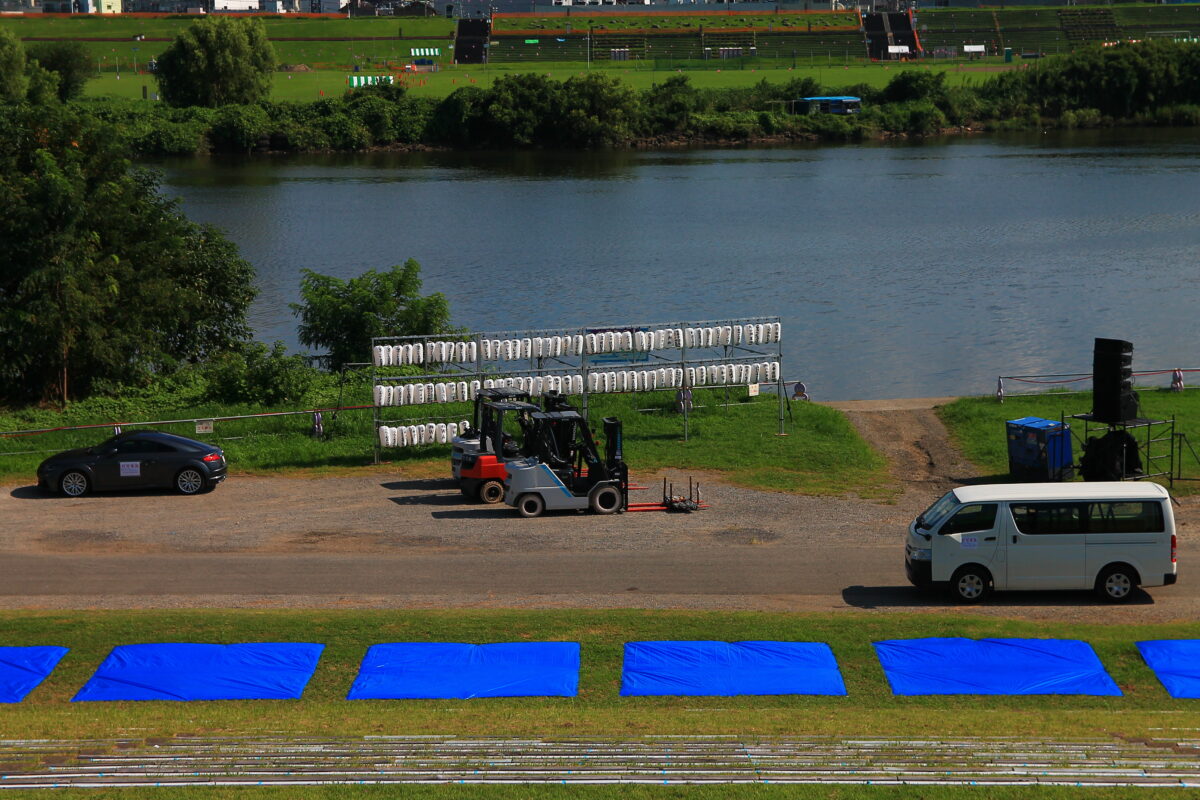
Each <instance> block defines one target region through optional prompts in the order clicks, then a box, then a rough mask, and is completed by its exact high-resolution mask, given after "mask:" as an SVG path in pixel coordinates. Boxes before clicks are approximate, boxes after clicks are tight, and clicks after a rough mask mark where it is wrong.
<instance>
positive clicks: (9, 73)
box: [0, 18, 1200, 155]
mask: <svg viewBox="0 0 1200 800" xmlns="http://www.w3.org/2000/svg"><path fill="white" fill-rule="evenodd" d="M76 44H77V46H78V47H82V45H81V44H78V43H76ZM21 49H22V46H21V43H20V42H19V41H18V40H17V39H16V38H15V36H13V35H11V34H10V33H8V32H7V31H6V30H4V29H0V97H7V98H8V99H9V100H12V101H19V100H22V99H24V100H26V101H27V102H31V103H46V102H56V101H57V100H58V99H59V94H60V92H58V91H56V88H57V87H61V86H64V85H67V84H68V83H70V85H72V86H74V85H76V83H77V82H78V76H76V75H75V72H76V71H75V70H71V71H70V72H69V73H68V72H67V71H63V72H61V77H60V78H59V79H58V81H57V84H56V83H55V79H56V77H58V76H60V73H59V72H55V71H53V70H54V68H55V67H56V65H58V66H57V68H58V69H60V70H65V68H64V67H62V66H61V65H63V64H65V63H67V61H66V60H65V59H63V58H62V57H59V58H58V59H57V61H51V59H50V57H49V54H45V53H38V52H36V51H35V53H34V55H35V56H38V57H40V58H41V59H42V61H44V62H45V63H42V61H39V60H38V57H33V58H26V57H25V55H24V54H23V53H21V52H20V51H21ZM215 63H220V64H222V65H223V67H222V71H219V72H214V71H213V70H212V68H211V65H213V64H215ZM275 65H276V57H275V53H274V50H273V45H272V43H271V42H270V41H269V40H268V39H267V38H266V35H265V33H264V29H263V23H262V22H260V21H250V20H233V19H227V18H213V19H206V20H203V21H201V22H197V23H194V24H193V25H191V26H190V27H189V28H187V29H185V31H184V32H183V33H181V34H180V35H179V37H178V38H177V39H176V40H175V41H174V42H173V43H172V44H171V45H170V46H169V47H167V49H166V50H165V51H164V52H163V53H162V55H161V57H160V61H159V73H158V75H157V76H156V80H157V82H158V83H159V88H160V89H161V90H162V92H163V97H164V98H165V99H166V100H167V101H169V102H165V103H153V102H142V101H135V100H121V99H114V98H89V99H87V100H74V101H73V108H74V109H75V110H76V112H77V113H80V114H84V115H87V116H91V117H95V118H96V119H98V120H101V121H103V122H106V123H109V124H111V125H112V126H113V129H114V131H115V132H116V133H118V134H119V135H121V136H122V137H123V138H124V139H125V140H126V141H127V142H128V143H129V146H130V147H131V148H132V151H133V152H134V153H137V154H145V155H192V154H196V153H203V152H252V151H265V150H270V151H285V152H287V151H290V152H312V151H330V150H334V151H354V150H364V149H368V148H380V147H384V148H387V147H391V148H412V147H448V148H575V149H580V148H614V147H630V146H647V145H651V146H652V145H663V144H670V143H687V142H726V141H755V140H758V141H762V140H772V139H773V140H806V139H811V140H827V141H857V140H863V139H868V138H876V137H886V136H895V135H908V136H912V135H915V136H923V135H929V134H934V133H938V132H943V131H947V130H952V129H960V130H961V129H971V130H977V129H980V130H1001V129H1026V128H1028V129H1032V128H1044V127H1064V128H1075V127H1098V126H1107V125H1118V124H1136V125H1188V126H1190V125H1196V124H1200V48H1197V47H1196V46H1195V45H1193V44H1188V43H1176V42H1171V41H1166V40H1160V39H1155V40H1148V41H1144V42H1136V43H1128V44H1121V45H1118V46H1115V47H1100V46H1098V45H1097V46H1090V47H1084V48H1081V49H1079V50H1077V51H1075V52H1073V53H1071V54H1069V55H1064V56H1056V57H1051V58H1047V59H1042V60H1039V61H1038V62H1035V64H1034V65H1033V66H1032V67H1029V68H1024V69H1020V70H1013V71H1009V72H1003V73H999V74H997V75H995V76H994V77H992V78H989V79H987V80H984V81H982V82H981V83H979V84H977V85H961V86H952V85H948V83H947V80H946V74H945V73H944V72H939V71H935V70H922V69H908V70H902V71H900V72H898V73H897V74H896V76H895V77H894V78H893V79H892V80H891V81H890V82H889V83H887V84H886V85H885V86H883V87H882V88H875V87H873V86H870V85H866V84H858V85H853V86H823V85H820V84H819V82H818V81H817V80H815V79H813V78H812V77H805V78H793V79H791V80H789V81H786V82H776V83H772V82H768V81H766V80H765V79H764V80H763V81H761V82H759V83H757V84H755V85H752V86H748V87H742V88H698V87H696V86H693V85H692V83H691V81H690V80H689V78H688V76H686V75H684V74H676V75H672V76H670V77H668V78H666V79H665V80H663V81H662V82H660V83H656V84H653V85H652V86H651V87H650V88H649V89H646V90H642V91H638V90H635V89H632V88H630V87H629V86H628V85H626V84H625V83H624V82H622V81H621V80H620V79H618V78H615V77H612V76H610V75H606V74H603V73H598V72H597V73H588V74H581V75H577V76H571V77H569V78H566V79H565V80H555V79H553V78H550V77H547V76H546V75H542V74H539V73H534V72H528V73H517V74H509V75H505V76H503V77H500V78H498V79H496V80H495V81H494V82H493V83H492V84H491V85H490V86H488V87H486V88H483V87H479V86H470V85H468V86H463V87H461V88H458V89H456V90H455V91H453V92H452V93H450V94H449V95H448V96H446V97H443V98H433V97H415V96H413V95H412V94H410V93H409V92H407V91H406V90H405V89H404V88H403V87H401V86H377V87H364V88H360V89H357V90H354V91H350V92H346V93H345V94H343V95H342V96H340V97H328V98H323V99H319V100H317V101H315V102H292V101H274V100H271V99H269V98H268V94H269V87H270V74H271V71H272V70H273V69H274V67H275ZM822 94H852V95H857V96H859V97H861V98H862V99H863V105H864V108H863V112H862V113H861V114H858V115H853V116H839V115H831V114H814V115H804V114H793V113H789V104H790V103H791V101H794V100H796V99H797V98H800V97H805V96H814V95H822Z"/></svg>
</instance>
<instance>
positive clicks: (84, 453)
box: [42, 447, 92, 466]
mask: <svg viewBox="0 0 1200 800" xmlns="http://www.w3.org/2000/svg"><path fill="white" fill-rule="evenodd" d="M91 454H92V452H91V448H90V447H77V448H75V449H74V450H67V451H64V452H62V453H57V454H55V455H52V456H50V457H49V458H47V459H46V460H45V461H43V462H42V464H43V466H44V465H46V464H57V463H59V462H62V461H76V460H78V459H80V458H87V457H88V456H90V455H91Z"/></svg>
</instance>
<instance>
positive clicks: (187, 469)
mask: <svg viewBox="0 0 1200 800" xmlns="http://www.w3.org/2000/svg"><path fill="white" fill-rule="evenodd" d="M37 476H38V486H40V487H41V488H42V489H45V490H47V491H51V492H53V491H58V492H62V493H63V494H65V495H67V496H68V497H80V496H82V495H85V494H87V493H88V492H89V491H93V490H94V491H106V490H111V489H117V490H119V489H147V488H157V487H167V488H170V487H174V488H175V489H176V490H178V491H179V492H180V493H182V494H197V493H199V492H206V491H209V490H211V489H212V488H213V487H215V486H216V485H217V484H218V483H220V482H221V481H223V480H225V454H224V453H223V452H222V451H221V448H219V447H216V446H215V445H211V444H205V443H204V442H198V441H196V440H195V439H188V438H186V437H184V436H176V435H174V434H172V433H163V432H161V431H132V432H130V433H118V434H117V435H116V436H114V437H112V438H111V439H108V440H106V441H103V442H101V443H100V444H98V445H96V446H95V447H81V448H79V449H78V450H68V451H66V452H65V453H59V454H58V455H55V456H50V458H47V459H46V460H45V461H43V462H42V463H41V465H40V466H39V467H38V471H37Z"/></svg>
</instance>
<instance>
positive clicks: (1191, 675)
mask: <svg viewBox="0 0 1200 800" xmlns="http://www.w3.org/2000/svg"><path fill="white" fill-rule="evenodd" d="M1137 648H1138V650H1140V651H1141V653H1142V658H1144V659H1146V664H1147V665H1148V666H1149V667H1150V669H1152V670H1154V674H1155V675H1156V676H1158V679H1159V680H1160V681H1162V685H1163V686H1164V687H1165V688H1166V690H1167V694H1169V695H1171V697H1200V640H1197V639H1156V640H1154V641H1150V642H1138V643H1137Z"/></svg>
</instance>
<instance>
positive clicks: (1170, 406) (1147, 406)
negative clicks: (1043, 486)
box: [938, 376, 1200, 494]
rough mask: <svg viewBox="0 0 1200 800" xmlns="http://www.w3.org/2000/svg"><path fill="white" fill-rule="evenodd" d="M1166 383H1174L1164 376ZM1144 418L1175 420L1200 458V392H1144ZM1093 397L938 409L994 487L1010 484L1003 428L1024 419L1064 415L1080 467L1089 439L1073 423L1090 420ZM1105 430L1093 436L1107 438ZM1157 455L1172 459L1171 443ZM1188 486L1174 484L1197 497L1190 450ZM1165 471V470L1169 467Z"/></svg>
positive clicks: (1057, 395)
mask: <svg viewBox="0 0 1200 800" xmlns="http://www.w3.org/2000/svg"><path fill="white" fill-rule="evenodd" d="M1163 380H1164V382H1168V381H1169V380H1170V377H1169V376H1163ZM1140 394H1141V414H1142V416H1144V417H1149V418H1152V419H1160V420H1169V419H1171V418H1172V417H1174V418H1175V430H1176V432H1177V433H1182V434H1185V435H1188V436H1189V437H1191V440H1192V447H1194V448H1196V451H1197V452H1198V453H1200V392H1197V391H1194V390H1189V391H1185V392H1170V391H1167V390H1165V389H1161V388H1160V389H1142V390H1141V391H1140ZM1091 408H1092V395H1091V392H1083V393H1079V394H1067V393H1063V392H1047V393H1045V394H1039V395H1030V396H1026V397H1009V398H1007V399H1006V400H1005V401H1004V402H1003V403H998V402H996V399H995V398H992V397H964V398H960V399H959V400H956V401H955V402H953V403H950V404H949V405H946V406H942V407H941V408H939V409H938V414H939V416H940V417H941V418H942V422H944V423H945V425H946V427H947V428H948V429H949V431H950V435H951V437H952V438H953V440H954V442H955V443H956V444H957V445H958V446H959V447H960V448H961V449H962V451H963V453H964V454H965V455H966V456H967V458H969V459H970V460H971V461H973V462H974V463H976V464H978V465H979V467H980V468H981V469H982V470H983V471H984V473H985V474H987V475H988V476H989V478H990V479H991V480H994V481H1006V480H1008V440H1007V439H1006V438H1005V428H1004V423H1005V422H1006V421H1007V420H1010V419H1020V418H1021V417H1042V418H1044V419H1053V420H1057V419H1060V418H1062V417H1063V416H1064V415H1065V416H1066V417H1067V420H1066V421H1067V422H1068V423H1069V424H1070V425H1071V430H1072V449H1073V452H1074V456H1075V463H1079V457H1080V455H1082V450H1081V447H1080V437H1082V436H1083V435H1084V426H1083V422H1082V420H1072V419H1070V416H1071V415H1072V414H1085V413H1088V412H1089V411H1091ZM1103 432H1104V431H1103V428H1102V426H1101V430H1099V431H1096V429H1095V427H1093V429H1092V435H1093V436H1096V435H1101V434H1103ZM1133 433H1134V436H1135V438H1137V439H1138V440H1139V441H1143V440H1144V439H1145V435H1146V429H1145V428H1142V429H1134V431H1133ZM1154 435H1155V436H1165V435H1166V434H1165V430H1164V429H1163V428H1160V427H1156V428H1154ZM1153 452H1154V453H1155V454H1156V455H1158V454H1162V455H1166V454H1167V453H1168V450H1167V445H1166V443H1159V444H1156V445H1154V451H1153ZM1181 466H1182V471H1183V480H1182V481H1176V482H1175V491H1176V492H1177V493H1182V494H1187V493H1190V492H1194V491H1195V490H1196V488H1197V481H1200V463H1197V460H1196V458H1195V457H1194V456H1193V454H1192V453H1191V452H1190V451H1189V450H1188V449H1187V448H1186V447H1185V448H1184V450H1183V457H1182V459H1181ZM1160 468H1161V469H1166V461H1163V462H1162V466H1161V467H1160ZM1162 482H1163V483H1166V481H1165V480H1163V481H1162Z"/></svg>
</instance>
